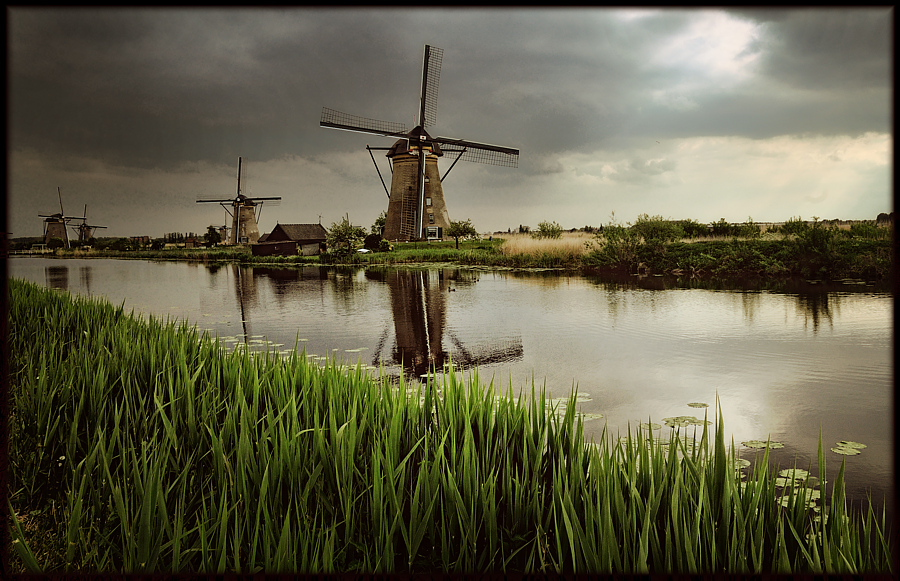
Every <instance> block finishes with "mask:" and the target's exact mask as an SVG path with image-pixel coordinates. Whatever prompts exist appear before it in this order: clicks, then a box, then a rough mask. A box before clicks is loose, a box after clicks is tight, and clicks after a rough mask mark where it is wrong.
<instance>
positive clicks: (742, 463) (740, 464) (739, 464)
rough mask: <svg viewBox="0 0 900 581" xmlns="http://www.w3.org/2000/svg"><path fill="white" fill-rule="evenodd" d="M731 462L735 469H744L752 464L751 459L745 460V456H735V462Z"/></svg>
mask: <svg viewBox="0 0 900 581" xmlns="http://www.w3.org/2000/svg"><path fill="white" fill-rule="evenodd" d="M729 463H730V464H731V466H732V467H733V468H734V469H735V470H743V469H744V468H746V467H748V466H750V460H744V459H743V458H735V459H734V461H733V462H729Z"/></svg>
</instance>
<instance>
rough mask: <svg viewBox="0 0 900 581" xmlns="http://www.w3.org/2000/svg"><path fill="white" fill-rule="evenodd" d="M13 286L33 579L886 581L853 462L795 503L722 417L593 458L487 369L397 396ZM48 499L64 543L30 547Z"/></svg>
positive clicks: (878, 527) (593, 449)
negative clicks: (695, 580)
mask: <svg viewBox="0 0 900 581" xmlns="http://www.w3.org/2000/svg"><path fill="white" fill-rule="evenodd" d="M9 288H10V301H9V323H10V324H9V341H10V370H11V378H12V382H11V411H12V413H11V416H10V430H11V433H10V472H9V478H10V490H11V495H10V504H9V509H10V524H9V526H10V529H11V536H12V538H13V539H14V540H13V547H14V551H15V554H16V555H18V557H19V559H20V564H19V566H20V568H21V569H23V570H27V571H31V572H38V571H44V572H49V571H57V572H69V573H74V572H87V571H116V572H126V573H136V572H176V571H180V572H203V573H225V572H242V573H247V572H258V571H266V572H284V571H299V572H319V573H322V572H333V571H354V572H383V571H386V572H422V571H425V572H433V571H446V572H451V571H505V572H565V573H577V572H629V573H634V572H647V571H653V572H688V573H690V572H693V573H696V572H729V573H732V572H733V573H740V572H771V571H776V572H801V571H803V572H844V573H858V572H871V571H878V572H886V571H890V570H891V566H892V565H891V563H892V561H891V554H890V541H889V539H888V538H887V534H886V533H885V532H884V531H885V515H884V514H883V513H882V514H881V515H876V514H875V511H874V510H873V509H872V505H871V503H870V505H869V510H868V511H867V512H866V513H865V514H863V515H857V514H852V513H850V512H848V508H847V502H846V500H845V496H844V485H843V466H842V467H841V470H840V472H839V474H838V476H837V478H836V479H835V480H834V482H833V483H831V485H830V488H829V489H826V484H825V479H824V474H825V460H824V454H823V453H822V449H821V444H820V447H819V448H820V449H819V461H818V470H819V474H821V475H823V478H822V480H821V482H820V484H819V485H818V487H815V488H807V487H805V486H801V485H799V484H798V485H796V486H793V487H789V488H788V489H787V490H788V492H786V493H784V495H782V494H781V493H779V492H778V491H779V489H778V488H776V485H775V482H774V474H773V472H772V471H771V470H770V467H769V463H768V451H766V452H765V458H763V461H761V462H758V463H757V464H756V466H755V468H754V470H753V472H752V473H751V474H750V475H748V476H746V477H745V478H746V480H745V481H742V480H741V473H740V472H741V471H740V470H737V469H736V468H735V466H736V463H735V458H734V452H733V449H734V447H733V446H731V447H730V448H726V445H725V431H724V426H723V421H722V417H721V412H719V413H718V417H717V418H716V423H715V428H714V429H709V428H707V427H706V424H705V423H704V425H703V427H702V429H698V432H697V433H694V434H689V433H687V432H685V431H684V430H673V432H672V435H671V437H670V438H669V440H668V441H663V442H660V441H658V440H656V439H653V438H648V437H645V436H644V435H643V434H642V433H641V431H640V430H638V431H635V432H633V433H632V432H631V430H629V433H627V434H626V435H625V438H624V439H623V440H620V439H619V438H613V437H606V434H605V433H604V436H603V437H601V438H600V439H599V440H598V441H595V442H585V439H584V436H583V429H582V426H583V424H582V420H581V419H579V417H578V414H577V413H576V403H577V394H576V393H574V391H573V394H572V396H571V397H570V398H569V400H568V401H567V402H566V404H565V405H564V406H563V407H561V408H559V409H557V408H555V407H554V404H553V403H552V401H551V400H548V399H547V397H545V396H546V394H545V393H544V391H543V389H537V388H535V387H534V386H532V387H531V389H530V391H528V390H526V391H521V392H519V393H518V394H517V393H514V391H513V388H512V386H511V385H510V386H508V387H507V389H506V390H505V391H504V392H502V393H501V392H500V390H498V389H495V387H494V385H493V382H490V383H488V384H483V383H482V382H481V381H480V380H479V378H478V375H477V373H473V374H472V375H470V377H469V380H468V382H464V381H463V380H462V379H460V378H459V377H457V375H456V374H454V373H452V372H450V373H446V374H444V375H442V376H440V378H439V379H438V378H434V379H431V380H428V381H427V382H426V383H425V384H423V385H420V384H418V383H415V384H413V383H406V382H403V381H402V380H401V382H400V384H399V385H393V384H391V383H390V382H388V381H385V380H384V379H383V376H381V375H376V376H373V375H371V374H370V373H367V372H365V371H364V370H363V369H362V368H361V367H360V366H356V367H352V366H346V365H343V364H341V362H339V361H335V360H329V361H328V362H327V364H325V365H323V366H318V365H316V364H313V363H309V362H308V361H307V358H306V357H305V356H304V354H303V353H300V352H296V351H294V352H293V353H292V354H291V355H289V356H286V357H283V356H279V355H275V354H273V353H271V352H261V353H249V352H247V351H246V350H239V351H233V352H228V351H226V350H225V349H224V348H223V347H222V346H221V345H220V344H219V343H218V341H217V340H216V338H214V337H210V336H209V335H208V334H206V333H203V334H201V333H199V332H198V331H197V330H196V328H195V327H191V326H188V325H185V324H184V323H175V322H168V321H162V320H159V319H155V318H153V317H150V318H149V320H143V319H136V318H134V317H133V316H131V314H129V313H126V312H125V311H124V310H123V308H122V306H119V307H116V306H113V305H109V304H108V303H102V302H92V301H89V300H87V299H82V298H74V297H70V296H69V295H67V294H60V293H57V292H54V291H48V290H45V289H42V288H41V287H38V286H37V285H34V284H31V283H25V282H22V281H18V280H15V279H11V280H10V281H9ZM829 490H830V492H829ZM816 495H818V496H819V497H820V502H822V504H823V506H822V507H821V508H820V510H821V515H823V518H820V519H819V520H816V519H815V518H814V516H815V514H814V512H813V511H812V510H810V508H809V507H810V503H809V500H810V499H811V497H813V496H816ZM47 507H53V509H54V510H58V511H59V512H60V513H61V514H60V515H59V516H58V518H56V519H53V520H52V522H53V523H56V524H57V525H58V526H57V528H48V529H44V530H41V529H38V530H34V527H32V528H31V530H30V531H29V530H28V527H27V526H25V525H23V522H25V521H26V520H27V519H29V518H31V517H32V516H33V515H34V514H35V513H38V512H40V511H42V510H47ZM46 522H48V523H49V522H51V520H49V519H48V520H47V521H46ZM47 526H50V525H47ZM38 545H40V546H41V547H43V549H42V550H41V551H35V550H33V547H36V546H38Z"/></svg>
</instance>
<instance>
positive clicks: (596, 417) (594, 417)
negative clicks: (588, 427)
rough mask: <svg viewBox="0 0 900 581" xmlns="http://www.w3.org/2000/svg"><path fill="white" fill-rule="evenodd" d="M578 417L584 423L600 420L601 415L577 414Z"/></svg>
mask: <svg viewBox="0 0 900 581" xmlns="http://www.w3.org/2000/svg"><path fill="white" fill-rule="evenodd" d="M579 415H580V416H581V418H582V419H583V420H584V421H586V422H587V421H589V420H599V419H600V418H602V417H603V414H595V413H584V414H579Z"/></svg>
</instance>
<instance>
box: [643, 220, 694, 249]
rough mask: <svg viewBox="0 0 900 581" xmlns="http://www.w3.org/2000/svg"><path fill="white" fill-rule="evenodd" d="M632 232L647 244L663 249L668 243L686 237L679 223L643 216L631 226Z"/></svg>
mask: <svg viewBox="0 0 900 581" xmlns="http://www.w3.org/2000/svg"><path fill="white" fill-rule="evenodd" d="M631 230H632V231H633V232H635V233H636V234H637V235H638V236H640V237H641V238H642V239H643V240H644V243H645V244H649V245H650V246H653V247H657V248H659V247H662V246H663V245H664V244H666V243H667V242H674V241H675V240H679V239H681V238H683V237H684V230H682V229H681V226H680V225H679V223H678V222H673V221H671V220H666V219H664V218H663V217H662V216H650V215H648V214H641V215H640V216H638V218H637V220H636V221H635V222H634V224H633V225H632V226H631Z"/></svg>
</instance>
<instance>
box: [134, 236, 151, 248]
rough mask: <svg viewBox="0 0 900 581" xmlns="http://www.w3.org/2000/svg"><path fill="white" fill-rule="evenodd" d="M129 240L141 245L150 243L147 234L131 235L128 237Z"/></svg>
mask: <svg viewBox="0 0 900 581" xmlns="http://www.w3.org/2000/svg"><path fill="white" fill-rule="evenodd" d="M129 240H131V241H132V242H137V243H138V244H140V245H141V246H146V245H147V244H150V237H149V236H132V237H131V238H129Z"/></svg>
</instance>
